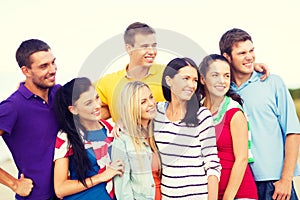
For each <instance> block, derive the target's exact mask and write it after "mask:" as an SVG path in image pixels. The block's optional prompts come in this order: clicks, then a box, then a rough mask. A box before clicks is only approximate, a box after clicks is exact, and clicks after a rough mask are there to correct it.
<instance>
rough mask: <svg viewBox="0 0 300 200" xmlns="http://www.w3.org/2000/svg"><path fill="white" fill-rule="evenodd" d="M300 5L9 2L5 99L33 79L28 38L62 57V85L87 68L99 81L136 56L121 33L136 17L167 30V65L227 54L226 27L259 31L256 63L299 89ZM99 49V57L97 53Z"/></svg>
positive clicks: (5, 9)
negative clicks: (24, 53)
mask: <svg viewBox="0 0 300 200" xmlns="http://www.w3.org/2000/svg"><path fill="white" fill-rule="evenodd" d="M299 8H300V1H299V0H285V1H283V0H273V1H269V0H264V1H263V0H251V1H238V0H227V1H223V0H219V1H218V0H186V1H176V0H175V1H174V0H163V1H162V0H152V1H147V2H146V1H140V0H127V1H121V0H119V1H117V0H110V1H103V0H84V1H83V0H81V1H79V0H63V1H62V0H51V1H50V0H49V1H46V0H26V1H24V0H10V1H1V3H0V25H1V26H0V27H1V29H0V30H1V33H0V100H4V99H5V98H7V97H8V96H9V95H10V94H11V93H12V92H13V91H15V90H16V89H17V87H18V84H19V82H20V81H22V80H24V78H25V77H24V75H23V74H22V73H21V70H20V69H19V67H18V65H17V63H16V60H15V51H16V49H17V48H18V46H19V45H20V43H21V42H22V41H24V40H27V39H31V38H37V39H41V40H43V41H45V42H47V43H48V44H49V45H50V46H51V48H52V52H53V54H54V56H55V57H56V58H57V59H56V63H57V66H58V71H57V83H61V84H64V83H66V82H67V81H69V80H71V79H72V78H74V77H77V76H81V75H82V74H81V71H82V69H84V70H85V71H86V70H87V71H89V72H90V73H91V74H93V75H94V77H93V78H91V79H94V78H95V77H100V76H102V75H103V74H104V73H109V72H111V71H115V70H117V69H119V68H123V67H125V65H126V63H127V62H128V56H127V55H126V52H125V50H124V44H123V41H122V40H121V37H122V34H123V32H124V30H125V29H126V27H127V26H128V25H129V24H131V23H133V22H136V21H139V22H144V23H147V24H149V25H150V26H152V27H153V28H154V29H156V30H158V32H157V37H158V38H159V35H158V34H159V33H161V32H163V34H161V35H160V36H161V38H160V41H159V40H158V48H159V53H158V58H157V59H156V61H157V62H161V63H163V64H166V63H167V62H168V61H169V60H170V59H171V58H172V57H173V56H175V55H181V56H187V57H190V56H189V55H194V54H196V52H197V51H198V50H199V49H200V48H201V49H202V50H203V51H204V52H206V53H207V54H210V53H219V49H218V41H219V39H220V37H221V35H222V34H223V33H224V32H226V31H227V30H229V29H231V28H241V29H244V30H245V31H247V32H248V33H249V34H250V35H251V36H252V39H253V42H254V46H255V52H256V62H262V63H266V64H267V65H268V66H269V68H270V71H271V73H274V74H278V75H280V76H281V77H282V79H283V81H284V82H285V83H286V85H287V87H289V88H299V87H300V81H299V76H300V64H299V63H298V58H299V53H300V50H299V47H300V29H299V28H300V12H299ZM168 34H170V37H168V36H167V35H168ZM180 38H181V39H180ZM182 38H183V39H182ZM164 40H168V42H169V43H168V44H164V42H165V41H164ZM160 44H163V45H162V46H160ZM195 44H196V45H195ZM193 45H194V46H193ZM188 47H191V48H188ZM172 48H174V49H178V51H179V54H178V52H177V51H175V52H173V49H172ZM180 49H184V50H183V51H181V50H180ZM187 49H188V50H187ZM95 52H97V56H96V57H97V59H95V55H94V58H92V55H93V53H95ZM104 61H105V62H104ZM197 62H198V60H197ZM98 63H99V64H98ZM89 67H90V68H91V70H90V68H89ZM95 68H97V70H99V69H100V72H101V73H99V75H98V74H97V73H98V72H99V71H97V72H96V70H95Z"/></svg>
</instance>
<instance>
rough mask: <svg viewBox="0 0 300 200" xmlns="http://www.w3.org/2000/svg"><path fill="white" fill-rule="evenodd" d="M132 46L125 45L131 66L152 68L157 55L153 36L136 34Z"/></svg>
mask: <svg viewBox="0 0 300 200" xmlns="http://www.w3.org/2000/svg"><path fill="white" fill-rule="evenodd" d="M134 41H135V42H134V45H133V46H131V45H129V44H127V45H126V48H127V52H128V54H129V56H130V65H132V66H146V67H150V66H152V64H153V62H154V59H155V57H156V54H157V49H156V45H157V43H156V37H155V34H140V33H139V34H136V35H135V36H134Z"/></svg>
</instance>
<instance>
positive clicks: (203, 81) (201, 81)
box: [200, 75, 205, 85]
mask: <svg viewBox="0 0 300 200" xmlns="http://www.w3.org/2000/svg"><path fill="white" fill-rule="evenodd" d="M200 83H201V84H202V85H205V79H204V78H203V76H202V75H200Z"/></svg>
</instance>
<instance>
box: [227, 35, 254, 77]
mask: <svg viewBox="0 0 300 200" xmlns="http://www.w3.org/2000/svg"><path fill="white" fill-rule="evenodd" d="M224 56H225V57H226V58H227V60H228V61H229V62H230V63H231V66H232V73H233V76H234V78H235V79H240V78H241V79H246V80H247V79H249V78H250V77H251V74H252V72H253V70H254V61H255V53H254V47H253V43H252V42H251V41H250V40H246V41H241V42H237V43H235V44H234V45H233V46H232V51H231V56H229V55H227V54H226V55H224Z"/></svg>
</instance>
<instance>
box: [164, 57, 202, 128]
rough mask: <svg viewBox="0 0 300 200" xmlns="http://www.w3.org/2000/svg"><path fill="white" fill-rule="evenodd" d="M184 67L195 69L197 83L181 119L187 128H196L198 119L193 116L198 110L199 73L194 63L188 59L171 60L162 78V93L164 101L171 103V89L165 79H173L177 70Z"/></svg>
mask: <svg viewBox="0 0 300 200" xmlns="http://www.w3.org/2000/svg"><path fill="white" fill-rule="evenodd" d="M186 66H191V67H193V68H195V69H196V71H197V75H198V81H197V88H196V91H195V93H194V94H193V96H192V97H191V99H190V100H188V101H187V108H186V114H185V116H184V118H183V119H182V122H185V123H186V124H187V126H196V125H198V123H199V119H198V118H197V117H195V116H197V112H198V110H199V108H200V91H199V90H200V88H199V85H200V73H199V71H198V68H197V65H196V64H195V62H194V61H193V60H192V59H190V58H174V59H173V60H171V61H170V62H169V63H168V64H167V66H166V68H165V70H164V73H163V76H162V91H163V95H164V97H165V99H166V100H167V101H169V102H171V101H172V99H171V88H170V86H168V84H167V82H166V77H167V76H169V77H170V78H174V76H175V75H176V74H177V73H178V70H179V69H181V68H183V67H186Z"/></svg>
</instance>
